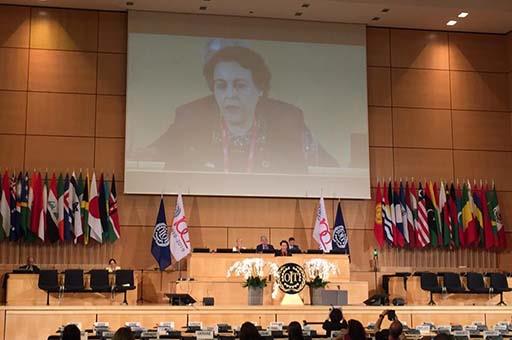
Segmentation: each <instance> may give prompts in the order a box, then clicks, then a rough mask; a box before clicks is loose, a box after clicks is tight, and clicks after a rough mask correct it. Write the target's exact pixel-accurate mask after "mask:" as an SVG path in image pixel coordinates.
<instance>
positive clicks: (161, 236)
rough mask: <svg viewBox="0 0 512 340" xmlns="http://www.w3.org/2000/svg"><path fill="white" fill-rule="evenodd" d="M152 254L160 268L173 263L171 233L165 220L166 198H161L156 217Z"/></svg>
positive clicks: (163, 268) (162, 268)
mask: <svg viewBox="0 0 512 340" xmlns="http://www.w3.org/2000/svg"><path fill="white" fill-rule="evenodd" d="M151 254H152V255H153V257H154V258H155V260H156V262H158V266H159V267H160V270H165V268H167V267H169V266H170V265H171V248H170V247H169V233H168V231H167V222H166V220H165V208H164V198H163V197H162V198H161V199H160V208H159V209H158V216H157V217H156V223H155V229H154V230H153V241H152V242H151Z"/></svg>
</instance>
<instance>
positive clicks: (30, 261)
mask: <svg viewBox="0 0 512 340" xmlns="http://www.w3.org/2000/svg"><path fill="white" fill-rule="evenodd" d="M35 263H36V261H35V260H34V257H32V256H29V257H27V264H25V265H23V266H20V267H19V269H21V270H26V271H27V272H33V273H39V267H38V266H36V265H35Z"/></svg>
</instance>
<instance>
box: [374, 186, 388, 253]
mask: <svg viewBox="0 0 512 340" xmlns="http://www.w3.org/2000/svg"><path fill="white" fill-rule="evenodd" d="M376 196H377V197H376V198H375V222H374V224H373V233H374V235H375V240H376V241H377V243H378V244H379V247H381V248H382V246H384V242H385V239H384V225H383V223H382V217H383V214H382V191H381V189H380V182H378V183H377V192H376Z"/></svg>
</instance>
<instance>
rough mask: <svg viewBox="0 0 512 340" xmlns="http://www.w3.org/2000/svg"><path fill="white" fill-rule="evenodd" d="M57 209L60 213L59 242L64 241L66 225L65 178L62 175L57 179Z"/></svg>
mask: <svg viewBox="0 0 512 340" xmlns="http://www.w3.org/2000/svg"><path fill="white" fill-rule="evenodd" d="M57 195H58V196H57V197H58V198H57V200H58V201H57V209H58V211H59V219H58V226H59V240H61V241H64V223H65V219H66V217H65V209H64V178H63V177H62V173H61V174H59V178H58V179H57Z"/></svg>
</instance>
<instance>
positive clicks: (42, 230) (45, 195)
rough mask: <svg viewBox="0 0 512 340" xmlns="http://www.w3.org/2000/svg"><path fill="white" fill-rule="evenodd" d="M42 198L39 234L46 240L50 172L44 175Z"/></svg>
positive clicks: (41, 238) (42, 239)
mask: <svg viewBox="0 0 512 340" xmlns="http://www.w3.org/2000/svg"><path fill="white" fill-rule="evenodd" d="M39 176H41V175H39ZM42 199H43V201H42V207H41V211H40V212H39V221H38V225H37V236H38V237H39V239H40V240H41V241H43V242H44V241H45V236H46V212H47V210H48V174H46V175H45V176H44V183H43V197H42Z"/></svg>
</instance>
